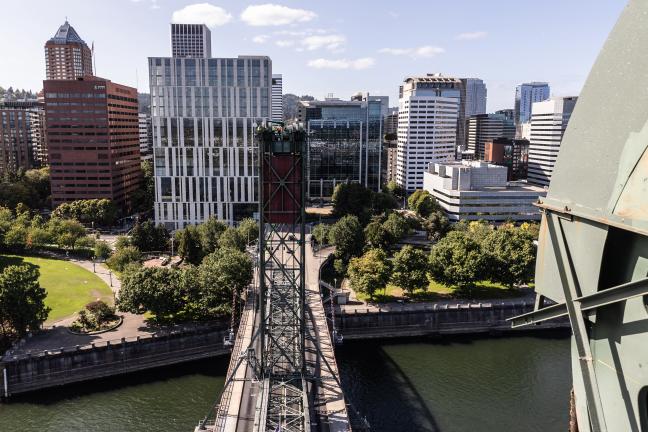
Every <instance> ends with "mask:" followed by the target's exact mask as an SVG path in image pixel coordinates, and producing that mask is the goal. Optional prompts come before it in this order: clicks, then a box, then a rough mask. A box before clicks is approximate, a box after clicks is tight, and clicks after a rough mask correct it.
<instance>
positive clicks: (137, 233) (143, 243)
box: [130, 220, 170, 252]
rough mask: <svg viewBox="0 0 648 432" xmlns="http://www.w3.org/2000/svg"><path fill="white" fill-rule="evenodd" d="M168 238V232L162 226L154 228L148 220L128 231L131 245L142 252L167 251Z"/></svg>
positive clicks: (153, 224)
mask: <svg viewBox="0 0 648 432" xmlns="http://www.w3.org/2000/svg"><path fill="white" fill-rule="evenodd" d="M169 238H170V236H169V231H167V229H166V228H165V227H164V225H157V226H156V225H155V223H153V222H152V221H149V220H147V221H144V222H142V223H136V224H135V226H134V227H133V229H132V230H131V231H130V239H131V244H132V245H133V246H135V247H137V248H138V249H139V250H141V251H144V252H148V251H165V250H167V244H168V242H169Z"/></svg>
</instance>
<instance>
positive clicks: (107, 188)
mask: <svg viewBox="0 0 648 432" xmlns="http://www.w3.org/2000/svg"><path fill="white" fill-rule="evenodd" d="M43 87H44V89H43V91H44V93H45V114H46V125H47V141H48V142H47V144H48V145H47V147H48V148H47V150H48V156H49V161H50V182H51V186H52V206H54V207H56V206H57V205H59V204H61V203H63V202H69V201H75V200H79V199H94V198H107V199H110V200H113V201H114V202H115V204H117V205H118V206H119V207H121V208H122V209H123V210H124V211H125V212H128V211H129V210H130V207H131V204H132V202H131V197H132V193H133V192H135V191H136V190H137V189H138V188H139V186H140V180H141V170H140V154H139V134H138V121H137V90H135V89H134V88H132V87H127V86H123V85H120V84H116V83H113V82H111V81H110V80H107V79H103V78H98V77H93V76H85V77H83V78H77V79H76V80H47V81H44V82H43Z"/></svg>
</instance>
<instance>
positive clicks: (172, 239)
mask: <svg viewBox="0 0 648 432" xmlns="http://www.w3.org/2000/svg"><path fill="white" fill-rule="evenodd" d="M174 240H175V238H173V237H171V258H173V241H174Z"/></svg>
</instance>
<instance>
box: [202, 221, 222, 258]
mask: <svg viewBox="0 0 648 432" xmlns="http://www.w3.org/2000/svg"><path fill="white" fill-rule="evenodd" d="M226 229H227V224H226V223H224V222H222V221H219V220H218V219H216V218H215V217H213V216H212V217H210V218H209V219H207V220H206V221H205V222H203V223H202V224H200V225H198V234H199V235H200V244H201V245H202V249H203V252H204V253H205V254H206V255H209V254H210V253H212V252H214V251H216V249H218V239H219V238H220V236H221V234H223V233H224V232H225V230H226Z"/></svg>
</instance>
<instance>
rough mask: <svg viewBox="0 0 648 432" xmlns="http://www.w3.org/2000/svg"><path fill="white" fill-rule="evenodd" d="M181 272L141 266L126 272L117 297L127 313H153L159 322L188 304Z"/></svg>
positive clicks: (119, 304)
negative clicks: (183, 290) (185, 303)
mask: <svg viewBox="0 0 648 432" xmlns="http://www.w3.org/2000/svg"><path fill="white" fill-rule="evenodd" d="M180 273H181V272H180V270H176V269H169V268H164V267H141V268H140V269H139V270H137V271H130V272H126V273H124V275H123V277H122V286H121V289H120V290H119V297H117V307H118V308H119V310H121V311H123V312H130V313H135V314H142V313H144V312H146V311H150V312H152V313H153V314H154V315H155V317H156V318H157V319H165V318H168V317H169V316H171V315H175V314H178V313H179V312H180V311H181V310H182V308H183V306H184V302H185V296H184V293H183V292H182V283H181V274H180Z"/></svg>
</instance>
